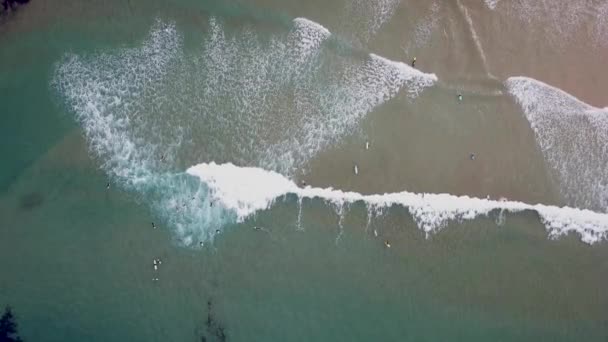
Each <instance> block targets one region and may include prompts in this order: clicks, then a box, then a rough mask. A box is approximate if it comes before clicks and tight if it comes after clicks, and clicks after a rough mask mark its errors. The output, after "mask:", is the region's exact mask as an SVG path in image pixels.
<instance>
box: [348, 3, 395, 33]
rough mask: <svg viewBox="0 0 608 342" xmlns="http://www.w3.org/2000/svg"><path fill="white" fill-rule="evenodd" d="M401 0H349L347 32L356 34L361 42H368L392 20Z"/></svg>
mask: <svg viewBox="0 0 608 342" xmlns="http://www.w3.org/2000/svg"><path fill="white" fill-rule="evenodd" d="M399 2H400V0H373V1H369V0H348V1H347V5H346V9H345V11H344V13H345V16H344V18H343V19H342V20H343V21H344V22H345V23H344V26H345V27H346V29H347V31H348V32H346V34H349V33H350V34H355V36H356V38H357V39H358V40H359V43H362V44H366V43H367V42H368V41H369V40H370V39H371V38H372V37H373V36H375V35H376V34H377V33H378V32H379V31H380V29H381V28H382V26H383V25H384V24H385V23H386V22H387V21H388V20H390V18H391V17H392V16H393V14H394V13H395V11H396V10H397V6H399Z"/></svg>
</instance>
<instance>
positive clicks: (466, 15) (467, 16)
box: [456, 0, 493, 77]
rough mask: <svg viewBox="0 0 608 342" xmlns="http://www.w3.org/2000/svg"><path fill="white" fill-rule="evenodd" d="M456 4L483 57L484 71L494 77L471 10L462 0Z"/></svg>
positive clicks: (458, 0)
mask: <svg viewBox="0 0 608 342" xmlns="http://www.w3.org/2000/svg"><path fill="white" fill-rule="evenodd" d="M456 4H457V5H458V9H459V10H460V13H461V14H462V16H463V17H464V19H465V21H466V22H467V28H468V29H469V34H470V35H471V39H472V40H473V44H474V45H475V48H476V49H477V53H478V54H479V57H480V58H481V63H482V66H483V70H484V72H485V73H486V74H488V75H490V76H491V77H493V76H492V75H491V74H490V70H489V68H488V60H487V58H486V53H485V52H484V51H483V47H482V46H481V40H480V39H479V36H478V35H477V31H476V30H475V27H474V25H473V19H472V18H471V15H470V14H469V10H468V9H467V8H466V7H465V6H464V5H462V3H461V2H460V0H456Z"/></svg>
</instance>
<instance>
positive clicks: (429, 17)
mask: <svg viewBox="0 0 608 342" xmlns="http://www.w3.org/2000/svg"><path fill="white" fill-rule="evenodd" d="M440 9H441V7H440V6H439V3H437V2H436V1H433V2H432V3H431V6H430V7H429V13H428V14H426V15H425V16H423V17H422V18H421V19H420V20H419V21H418V22H417V24H416V28H415V29H414V39H408V41H407V42H406V44H405V48H404V51H405V53H406V55H409V54H410V49H412V48H418V47H421V46H423V45H425V44H426V43H427V42H428V41H429V40H430V39H431V35H432V34H433V32H434V31H435V29H436V28H437V25H438V23H439V19H440V18H441V17H440V14H439V11H440Z"/></svg>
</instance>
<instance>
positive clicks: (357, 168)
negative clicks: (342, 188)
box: [355, 164, 359, 175]
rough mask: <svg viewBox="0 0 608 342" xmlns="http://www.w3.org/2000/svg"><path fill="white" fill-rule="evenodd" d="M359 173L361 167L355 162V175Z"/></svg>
mask: <svg viewBox="0 0 608 342" xmlns="http://www.w3.org/2000/svg"><path fill="white" fill-rule="evenodd" d="M358 174H359V167H357V164H355V175H358Z"/></svg>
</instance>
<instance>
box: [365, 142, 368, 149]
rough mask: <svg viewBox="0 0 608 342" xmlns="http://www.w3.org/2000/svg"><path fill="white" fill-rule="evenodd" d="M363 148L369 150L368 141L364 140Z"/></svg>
mask: <svg viewBox="0 0 608 342" xmlns="http://www.w3.org/2000/svg"><path fill="white" fill-rule="evenodd" d="M365 149H366V150H369V141H366V142H365Z"/></svg>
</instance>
